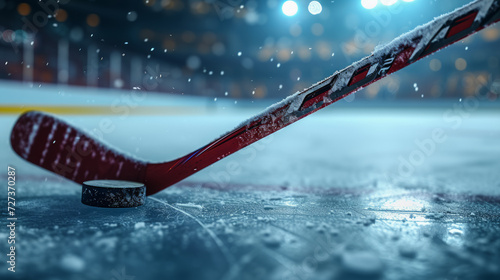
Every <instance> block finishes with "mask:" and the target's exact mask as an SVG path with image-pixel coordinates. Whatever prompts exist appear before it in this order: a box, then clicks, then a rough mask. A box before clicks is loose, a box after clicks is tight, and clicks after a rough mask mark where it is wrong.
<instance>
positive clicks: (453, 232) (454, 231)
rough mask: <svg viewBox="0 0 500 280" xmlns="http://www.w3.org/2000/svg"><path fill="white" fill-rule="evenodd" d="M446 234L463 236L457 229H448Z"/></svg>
mask: <svg viewBox="0 0 500 280" xmlns="http://www.w3.org/2000/svg"><path fill="white" fill-rule="evenodd" d="M448 232H449V233H450V234H452V235H462V234H464V232H463V231H461V230H459V229H456V228H454V229H450V230H449V231H448Z"/></svg>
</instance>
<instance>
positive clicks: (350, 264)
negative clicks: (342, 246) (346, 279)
mask: <svg viewBox="0 0 500 280" xmlns="http://www.w3.org/2000/svg"><path fill="white" fill-rule="evenodd" d="M342 264H343V266H344V269H345V271H346V272H347V273H348V274H354V275H359V276H366V277H374V276H377V275H379V274H381V273H382V269H383V264H382V261H381V260H380V258H379V257H378V256H377V255H376V254H375V253H373V252H363V251H361V252H356V251H354V252H344V253H343V254H342Z"/></svg>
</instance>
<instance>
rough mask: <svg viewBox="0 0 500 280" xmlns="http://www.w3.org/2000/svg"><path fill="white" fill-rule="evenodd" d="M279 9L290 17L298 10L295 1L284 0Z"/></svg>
mask: <svg viewBox="0 0 500 280" xmlns="http://www.w3.org/2000/svg"><path fill="white" fill-rule="evenodd" d="M281 10H282V11H283V13H284V14H285V15H286V16H289V17H291V16H294V15H295V14H296V13H297V12H298V11H299V6H297V3H295V2H294V1H286V2H285V3H283V6H281Z"/></svg>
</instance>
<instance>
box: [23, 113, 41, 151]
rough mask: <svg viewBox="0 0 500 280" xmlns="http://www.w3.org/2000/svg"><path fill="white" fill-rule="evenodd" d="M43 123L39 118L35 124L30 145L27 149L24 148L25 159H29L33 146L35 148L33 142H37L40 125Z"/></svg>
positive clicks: (29, 139)
mask: <svg viewBox="0 0 500 280" xmlns="http://www.w3.org/2000/svg"><path fill="white" fill-rule="evenodd" d="M41 122H42V118H40V117H38V118H37V119H36V121H35V123H34V124H33V128H32V129H31V133H30V136H29V137H28V144H27V145H26V148H24V155H23V158H25V159H27V158H28V156H29V154H30V152H31V146H33V141H34V140H35V136H36V135H37V133H38V129H39V128H40V124H41Z"/></svg>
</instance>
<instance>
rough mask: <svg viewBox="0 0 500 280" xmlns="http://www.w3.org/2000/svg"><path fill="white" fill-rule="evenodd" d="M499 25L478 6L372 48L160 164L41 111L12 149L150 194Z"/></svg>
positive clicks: (492, 0) (75, 174) (81, 177)
mask: <svg viewBox="0 0 500 280" xmlns="http://www.w3.org/2000/svg"><path fill="white" fill-rule="evenodd" d="M499 20H500V0H478V1H474V2H471V3H470V4H468V5H465V6H463V7H461V8H459V9H456V10H455V11H453V12H451V13H448V14H445V15H442V16H440V17H438V18H435V19H434V20H432V21H431V22H429V23H427V24H425V25H422V26H419V27H417V28H415V29H413V30H412V31H410V32H408V33H406V34H404V35H402V36H400V37H398V38H396V39H395V40H393V41H392V42H390V43H389V44H387V45H385V46H382V47H379V48H377V49H376V50H375V51H374V52H373V54H372V55H370V56H368V57H365V58H363V59H362V60H360V61H358V62H356V63H354V64H352V65H351V66H349V67H347V68H344V69H343V70H341V71H338V72H336V73H335V74H333V75H332V76H330V77H328V78H326V79H325V80H323V81H321V82H319V83H317V84H315V85H313V86H311V87H310V88H308V89H306V90H304V91H302V92H297V93H295V94H293V95H291V96H289V97H287V98H286V99H284V100H282V101H281V102H279V103H277V104H275V105H273V106H271V107H269V108H267V109H266V110H265V111H264V112H263V113H261V114H259V115H257V116H255V117H253V118H251V119H250V120H247V121H246V122H244V123H242V124H241V125H239V126H238V127H237V128H235V129H234V130H232V131H230V132H228V133H226V134H225V135H223V136H222V137H220V138H218V139H216V140H214V141H213V142H211V143H209V144H208V145H206V146H204V147H202V148H200V149H198V150H196V151H194V152H192V153H190V154H188V155H185V156H183V157H181V158H178V159H176V160H173V161H169V162H165V163H148V162H144V161H141V160H137V159H134V158H133V157H131V156H128V155H126V154H124V153H120V152H118V151H116V150H113V149H111V148H109V147H108V146H107V145H105V144H103V143H101V142H99V141H98V140H96V139H94V138H92V137H90V136H88V135H86V134H85V133H83V132H82V131H80V130H78V129H76V128H74V127H73V126H71V125H69V124H67V123H66V122H64V121H61V120H58V119H57V118H55V117H53V116H51V115H47V114H44V113H41V112H34V111H32V112H27V113H25V114H23V115H21V116H20V117H19V119H18V120H17V122H16V124H15V125H14V128H13V130H12V133H11V146H12V148H13V149H14V151H15V152H16V153H17V154H18V155H20V156H21V157H22V158H24V159H26V160H28V161H30V162H32V163H34V164H36V165H38V166H41V167H43V168H45V169H47V170H49V171H52V172H55V173H57V174H59V175H61V176H64V177H66V178H68V179H70V180H72V181H74V182H77V183H80V184H81V183H82V182H84V181H87V180H93V179H116V180H130V181H137V182H142V183H145V184H146V187H147V195H152V194H155V193H157V192H159V191H161V190H163V189H165V188H167V187H169V186H171V185H173V184H175V183H177V182H179V181H181V180H183V179H184V178H186V177H188V176H190V175H192V174H194V173H196V172H198V171H200V170H201V169H203V168H205V167H207V166H209V165H211V164H212V163H214V162H216V161H219V160H221V159H223V158H224V157H226V156H228V155H230V154H232V153H234V152H236V151H238V150H240V149H242V148H244V147H246V146H248V145H250V144H252V143H254V142H256V141H258V140H259V139H262V138H264V137H266V136H268V135H269V134H271V133H274V132H276V131H278V130H280V129H281V128H283V127H285V126H288V125H290V124H292V123H294V122H296V121H297V120H299V119H301V118H303V117H305V116H307V115H310V114H312V113H314V112H316V111H317V110H319V109H321V108H324V107H326V106H328V105H330V104H332V103H334V102H336V101H337V100H339V99H341V98H343V97H345V96H347V95H349V94H351V93H353V92H356V91H358V90H360V89H362V88H363V87H366V86H367V85H369V84H371V83H373V82H375V81H377V80H379V79H381V78H383V77H385V76H387V75H389V74H391V73H393V72H395V71H397V70H400V69H402V68H404V67H406V66H408V65H409V64H411V63H413V62H415V61H417V60H419V59H421V58H423V57H426V56H428V55H429V54H431V53H433V52H435V51H437V50H439V49H442V48H444V47H446V46H449V45H451V44H453V43H454V42H456V41H458V40H461V39H463V38H465V37H467V36H468V35H470V34H473V33H475V32H477V31H479V30H481V29H483V28H484V27H486V26H488V25H490V24H493V23H495V22H497V21H499Z"/></svg>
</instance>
